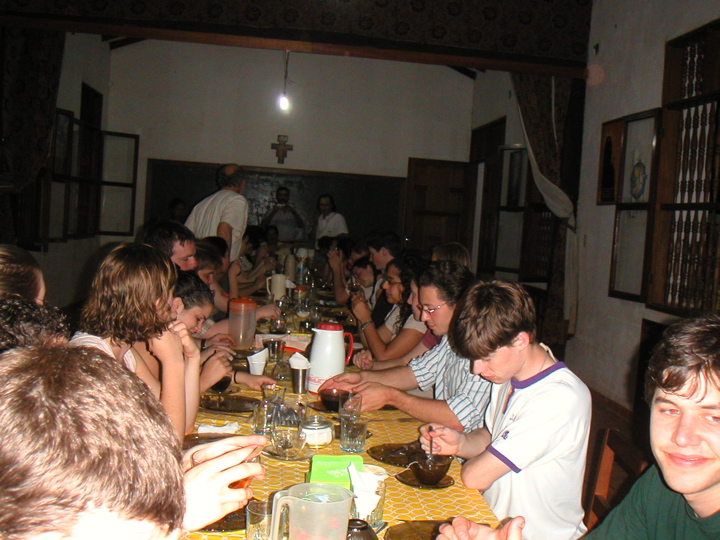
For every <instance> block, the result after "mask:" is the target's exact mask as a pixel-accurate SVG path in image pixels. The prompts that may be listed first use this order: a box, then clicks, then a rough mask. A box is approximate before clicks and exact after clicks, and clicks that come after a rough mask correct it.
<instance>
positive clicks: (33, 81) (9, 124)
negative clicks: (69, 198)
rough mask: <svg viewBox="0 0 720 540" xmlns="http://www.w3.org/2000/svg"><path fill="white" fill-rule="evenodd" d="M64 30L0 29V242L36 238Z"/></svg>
mask: <svg viewBox="0 0 720 540" xmlns="http://www.w3.org/2000/svg"><path fill="white" fill-rule="evenodd" d="M64 45H65V33H64V32H52V31H46V30H33V29H27V28H9V27H0V62H2V81H1V84H0V99H1V102H0V129H1V133H2V146H0V242H3V243H18V242H19V243H23V244H27V243H35V242H37V240H38V239H39V236H40V235H39V222H40V191H41V185H40V183H41V180H42V178H43V176H44V175H45V174H46V165H47V162H48V156H49V153H50V141H51V139H52V128H53V125H54V120H55V107H56V104H57V95H58V86H59V84H60V71H61V68H62V56H63V48H64Z"/></svg>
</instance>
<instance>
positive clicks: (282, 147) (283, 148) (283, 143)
mask: <svg viewBox="0 0 720 540" xmlns="http://www.w3.org/2000/svg"><path fill="white" fill-rule="evenodd" d="M277 140H278V142H276V143H272V144H271V145H270V148H272V149H273V150H275V155H276V156H277V158H278V163H285V157H286V156H287V153H288V152H290V151H292V149H293V145H292V144H287V141H288V136H287V135H278V137H277Z"/></svg>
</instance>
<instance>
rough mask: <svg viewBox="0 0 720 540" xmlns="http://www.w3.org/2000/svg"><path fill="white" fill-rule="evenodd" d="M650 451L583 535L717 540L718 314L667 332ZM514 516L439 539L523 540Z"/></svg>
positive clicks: (455, 527) (653, 384) (457, 523)
mask: <svg viewBox="0 0 720 540" xmlns="http://www.w3.org/2000/svg"><path fill="white" fill-rule="evenodd" d="M645 399H646V401H647V402H648V403H649V404H650V447H651V449H652V452H653V455H654V456H655V460H656V464H655V465H653V466H652V467H650V468H649V469H648V470H647V471H646V472H645V473H644V474H643V476H641V477H640V479H639V480H637V481H636V482H635V485H634V486H633V487H632V489H631V490H630V492H629V493H628V494H627V496H626V497H625V498H624V499H623V500H622V502H621V503H620V504H619V505H618V506H617V507H616V508H614V509H613V510H612V511H611V512H610V514H608V516H607V517H606V518H605V519H604V520H603V522H602V523H601V524H600V525H598V527H597V528H595V529H593V530H592V531H591V532H590V533H588V534H587V535H586V536H584V537H583V538H585V539H587V540H614V539H616V538H631V539H635V540H683V539H688V538H692V539H693V540H711V539H712V540H714V539H716V538H718V531H720V474H719V473H718V470H719V469H720V465H719V463H718V456H720V437H718V434H719V433H720V427H718V409H720V317H718V316H717V315H708V316H704V317H698V318H695V319H686V320H684V321H680V322H678V323H675V324H674V325H672V326H670V327H669V328H667V329H666V330H665V332H664V334H663V337H662V339H661V341H660V343H659V344H658V345H657V346H656V348H655V350H654V352H653V354H652V357H651V358H650V362H649V365H648V370H647V372H646V374H645ZM531 519H532V518H528V519H527V522H526V521H525V518H523V517H521V516H520V517H516V518H515V519H513V520H512V521H511V522H510V523H508V524H507V525H506V526H505V527H503V529H501V530H494V529H491V528H490V527H487V526H485V525H478V524H477V523H473V522H472V521H470V520H468V519H466V518H464V517H458V518H455V519H454V520H453V523H452V525H443V526H442V528H441V529H440V531H441V532H442V534H441V535H440V536H438V539H441V540H490V539H498V540H502V539H508V540H522V538H523V534H522V527H521V525H523V524H525V523H527V525H526V526H529V525H530V523H531V521H530V520H531Z"/></svg>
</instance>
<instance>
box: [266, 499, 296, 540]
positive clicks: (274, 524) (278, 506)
mask: <svg viewBox="0 0 720 540" xmlns="http://www.w3.org/2000/svg"><path fill="white" fill-rule="evenodd" d="M287 492H288V490H287V489H283V490H282V491H278V492H277V493H276V494H275V497H273V509H272V518H271V520H270V540H280V538H282V533H281V531H280V527H281V525H282V521H281V520H280V517H281V516H282V509H283V506H285V505H286V504H287V503H286V502H285V500H286V499H292V498H293V497H288V496H287V495H283V494H284V493H287ZM278 495H281V496H280V497H278Z"/></svg>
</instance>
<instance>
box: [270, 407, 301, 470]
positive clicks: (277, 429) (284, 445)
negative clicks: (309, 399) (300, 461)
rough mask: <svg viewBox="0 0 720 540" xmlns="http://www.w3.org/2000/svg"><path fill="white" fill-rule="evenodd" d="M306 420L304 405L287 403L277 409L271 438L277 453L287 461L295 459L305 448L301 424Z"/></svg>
mask: <svg viewBox="0 0 720 540" xmlns="http://www.w3.org/2000/svg"><path fill="white" fill-rule="evenodd" d="M304 419H305V406H304V404H302V403H294V402H292V401H286V402H285V403H281V404H278V405H277V406H276V407H275V412H274V415H273V424H272V434H271V436H270V438H271V440H272V443H273V447H274V451H275V453H276V454H277V455H278V456H280V457H282V458H286V459H294V458H296V457H298V456H299V455H300V453H301V452H302V450H303V448H304V447H305V433H303V431H302V428H301V424H302V421H303V420H304Z"/></svg>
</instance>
